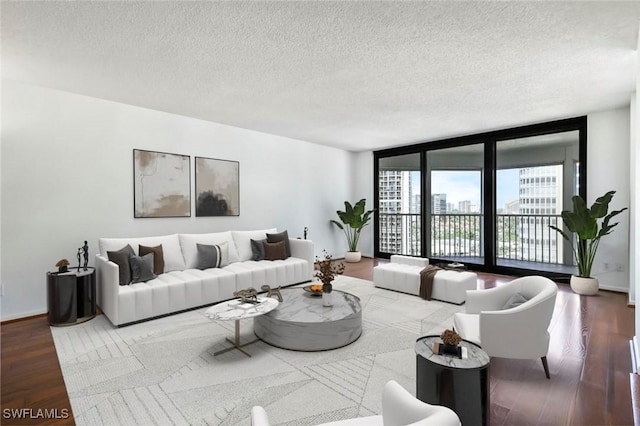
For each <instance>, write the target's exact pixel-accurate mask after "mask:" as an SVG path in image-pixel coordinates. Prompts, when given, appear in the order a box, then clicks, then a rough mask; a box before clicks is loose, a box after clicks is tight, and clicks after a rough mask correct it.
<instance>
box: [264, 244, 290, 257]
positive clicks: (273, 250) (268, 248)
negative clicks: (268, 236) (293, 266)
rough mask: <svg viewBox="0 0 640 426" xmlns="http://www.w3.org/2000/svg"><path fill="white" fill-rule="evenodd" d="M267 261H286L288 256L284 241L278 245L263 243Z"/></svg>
mask: <svg viewBox="0 0 640 426" xmlns="http://www.w3.org/2000/svg"><path fill="white" fill-rule="evenodd" d="M263 245H264V258H265V260H285V259H286V258H287V257H288V256H287V251H286V247H285V244H284V241H278V242H277V243H267V242H265V243H263Z"/></svg>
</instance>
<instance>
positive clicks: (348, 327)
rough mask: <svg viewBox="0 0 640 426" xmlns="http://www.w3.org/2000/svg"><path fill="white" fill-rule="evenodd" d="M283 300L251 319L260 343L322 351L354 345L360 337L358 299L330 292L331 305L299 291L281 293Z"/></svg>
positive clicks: (301, 349)
mask: <svg viewBox="0 0 640 426" xmlns="http://www.w3.org/2000/svg"><path fill="white" fill-rule="evenodd" d="M281 293H282V299H283V301H282V302H280V304H279V305H278V307H277V308H276V309H274V310H273V311H271V312H269V313H267V314H265V315H262V316H259V317H256V318H254V320H253V331H254V333H255V334H256V336H258V337H259V338H260V339H261V340H263V341H264V342H266V343H268V344H270V345H272V346H277V347H279V348H283V349H292V350H297V351H324V350H328V349H336V348H339V347H342V346H346V345H348V344H350V343H353V342H355V341H356V340H357V339H358V337H360V335H361V334H362V308H361V307H360V299H359V298H358V297H356V296H354V295H353V294H349V293H346V292H344V291H339V290H334V291H333V306H331V307H325V306H322V297H317V296H313V295H311V294H310V293H308V292H306V291H304V290H303V289H302V288H291V289H284V290H281Z"/></svg>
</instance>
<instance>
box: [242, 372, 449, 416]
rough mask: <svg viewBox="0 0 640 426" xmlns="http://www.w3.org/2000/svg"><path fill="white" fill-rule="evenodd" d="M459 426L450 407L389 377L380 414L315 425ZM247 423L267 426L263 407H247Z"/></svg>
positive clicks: (383, 393)
mask: <svg viewBox="0 0 640 426" xmlns="http://www.w3.org/2000/svg"><path fill="white" fill-rule="evenodd" d="M427 425H438V426H460V419H459V418H458V416H457V415H456V413H454V412H453V411H452V410H451V409H449V408H447V407H441V406H438V405H430V404H427V403H426V402H422V401H420V400H418V399H416V398H415V397H414V396H413V395H411V394H410V393H409V392H408V391H407V390H405V389H404V388H403V387H402V386H400V385H399V384H398V382H396V381H395V380H390V381H389V382H387V384H386V385H385V386H384V390H383V392H382V415H380V416H369V417H359V418H355V419H347V420H340V421H337V422H331V423H323V424H322V425H319V426H427ZM251 426H269V419H268V418H267V413H266V411H265V410H264V408H262V407H260V406H255V407H253V408H252V409H251Z"/></svg>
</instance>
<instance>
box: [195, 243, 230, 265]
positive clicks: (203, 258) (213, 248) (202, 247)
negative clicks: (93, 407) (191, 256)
mask: <svg viewBox="0 0 640 426" xmlns="http://www.w3.org/2000/svg"><path fill="white" fill-rule="evenodd" d="M196 246H197V251H198V263H197V265H196V268H197V269H209V268H221V267H223V266H226V265H228V264H229V255H228V253H227V252H228V248H227V242H226V241H225V242H223V243H221V244H212V245H207V244H199V243H196Z"/></svg>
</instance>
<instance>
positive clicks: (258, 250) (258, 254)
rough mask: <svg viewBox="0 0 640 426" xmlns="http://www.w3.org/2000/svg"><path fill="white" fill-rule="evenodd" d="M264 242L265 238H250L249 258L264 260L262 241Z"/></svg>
mask: <svg viewBox="0 0 640 426" xmlns="http://www.w3.org/2000/svg"><path fill="white" fill-rule="evenodd" d="M266 242H267V240H266V239H264V240H254V239H252V240H251V252H252V253H253V256H252V257H251V260H264V243H266Z"/></svg>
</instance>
